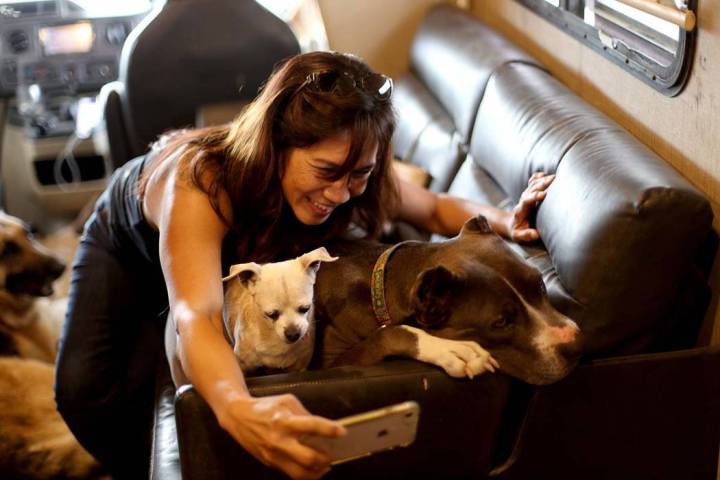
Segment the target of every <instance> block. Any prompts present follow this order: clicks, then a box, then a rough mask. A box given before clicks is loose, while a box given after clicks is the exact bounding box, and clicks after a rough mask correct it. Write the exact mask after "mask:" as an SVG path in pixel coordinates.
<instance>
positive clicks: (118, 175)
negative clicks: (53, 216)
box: [96, 150, 235, 273]
mask: <svg viewBox="0 0 720 480" xmlns="http://www.w3.org/2000/svg"><path fill="white" fill-rule="evenodd" d="M155 154H156V152H155V151H154V150H153V151H150V152H149V153H148V154H146V155H143V156H141V157H137V158H135V159H133V160H130V161H128V162H127V163H126V164H125V165H123V166H122V167H120V168H118V169H117V170H116V171H115V172H114V173H113V175H112V178H111V179H110V182H109V183H108V186H107V188H106V189H105V192H103V194H102V195H101V197H100V198H99V199H98V202H97V207H96V209H97V210H98V212H102V213H101V215H102V216H103V217H104V220H105V221H106V227H107V229H108V231H109V232H110V236H111V239H112V242H113V245H114V247H115V249H116V250H117V252H118V253H120V254H121V255H123V256H125V255H130V256H131V257H132V256H134V255H138V254H139V255H140V256H141V257H142V258H143V259H145V260H146V261H148V262H150V263H152V264H154V265H156V266H157V267H158V268H159V267H160V254H159V242H160V235H159V233H158V232H157V230H155V229H154V228H153V227H151V226H150V224H149V223H148V222H147V220H146V219H145V215H144V214H143V211H142V202H141V200H140V197H139V195H138V181H139V180H140V176H141V175H142V172H143V169H144V168H145V165H146V163H147V162H149V161H151V160H152V157H153V155H155ZM103 210H104V212H103ZM234 245H235V241H234V236H233V235H228V236H227V237H226V238H225V241H224V242H223V248H222V262H223V265H222V269H223V273H225V272H227V271H228V270H229V268H230V264H231V263H233V258H234V257H235V255H234Z"/></svg>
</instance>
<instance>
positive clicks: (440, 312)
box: [411, 266, 460, 328]
mask: <svg viewBox="0 0 720 480" xmlns="http://www.w3.org/2000/svg"><path fill="white" fill-rule="evenodd" d="M459 281H460V280H459V278H458V277H457V276H455V274H453V273H452V272H451V271H450V270H448V269H447V268H445V267H442V266H438V267H433V268H429V269H427V270H424V271H423V272H422V273H420V275H418V276H417V278H416V279H415V284H414V285H413V288H412V293H411V295H412V298H411V302H412V305H413V309H414V315H415V320H416V321H417V322H418V323H419V324H420V325H421V326H423V327H427V328H439V327H441V326H443V325H444V324H445V323H446V322H447V321H448V319H449V318H450V312H451V308H452V301H451V299H452V291H453V289H454V288H456V287H457V286H458V283H459Z"/></svg>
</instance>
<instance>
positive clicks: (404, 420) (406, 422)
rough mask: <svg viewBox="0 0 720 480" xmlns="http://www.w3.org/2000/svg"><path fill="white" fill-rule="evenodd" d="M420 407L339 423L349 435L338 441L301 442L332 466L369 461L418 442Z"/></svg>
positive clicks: (310, 439) (388, 409) (379, 412)
mask: <svg viewBox="0 0 720 480" xmlns="http://www.w3.org/2000/svg"><path fill="white" fill-rule="evenodd" d="M419 418H420V406H419V405H418V404H417V402H413V401H408V402H403V403H398V404H396V405H390V406H388V407H384V408H379V409H377V410H371V411H369V412H364V413H359V414H357V415H351V416H349V417H344V418H341V419H339V420H338V423H340V424H341V425H342V426H343V427H345V428H346V429H347V435H345V436H344V437H338V438H327V437H318V436H314V435H313V436H310V435H308V436H306V437H304V438H303V439H302V440H301V441H302V442H303V443H304V444H306V445H308V446H310V447H313V448H315V449H316V450H321V451H323V452H325V453H327V454H328V455H330V457H331V458H332V459H333V461H332V464H333V465H337V464H339V463H343V462H347V461H350V460H354V459H356V458H362V457H366V456H368V455H371V454H373V453H376V452H381V451H383V450H390V449H392V448H396V447H406V446H408V445H410V444H411V443H412V442H413V441H415V435H416V433H417V424H418V419H419Z"/></svg>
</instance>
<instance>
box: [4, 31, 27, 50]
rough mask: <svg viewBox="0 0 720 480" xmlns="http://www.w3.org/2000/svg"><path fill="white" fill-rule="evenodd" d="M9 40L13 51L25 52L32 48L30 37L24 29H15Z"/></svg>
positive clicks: (9, 35)
mask: <svg viewBox="0 0 720 480" xmlns="http://www.w3.org/2000/svg"><path fill="white" fill-rule="evenodd" d="M7 40H8V47H10V51H12V52H13V53H23V52H24V51H26V50H27V49H28V48H30V37H28V34H27V33H26V32H25V31H24V30H13V31H12V32H10V33H9V34H8V36H7Z"/></svg>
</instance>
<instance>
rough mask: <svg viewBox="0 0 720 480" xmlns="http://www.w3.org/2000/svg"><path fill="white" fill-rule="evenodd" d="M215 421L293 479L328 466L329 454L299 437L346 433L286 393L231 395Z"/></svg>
mask: <svg viewBox="0 0 720 480" xmlns="http://www.w3.org/2000/svg"><path fill="white" fill-rule="evenodd" d="M218 421H219V422H220V425H221V426H222V427H223V428H224V429H225V430H226V431H227V432H228V433H230V435H231V436H232V437H233V438H234V439H235V440H236V441H237V442H239V443H240V444H241V445H242V446H243V447H244V448H245V449H246V450H247V451H248V452H250V454H252V455H253V456H254V457H255V458H257V459H258V460H260V461H261V462H262V463H264V464H265V465H267V466H269V467H273V468H276V469H278V470H281V471H283V472H284V473H285V474H287V475H288V476H290V477H291V478H294V479H316V478H320V477H322V476H323V475H325V474H326V473H327V472H328V471H329V470H330V462H331V459H330V457H328V456H327V455H326V454H324V453H323V452H319V451H317V450H315V449H313V448H311V447H308V446H306V445H304V444H302V443H301V442H300V437H302V436H303V435H319V436H323V437H339V436H342V435H345V434H346V433H347V432H346V431H345V429H344V428H343V427H342V426H341V425H340V424H338V423H337V422H334V421H332V420H328V419H326V418H323V417H318V416H315V415H311V414H310V413H309V412H308V411H307V410H305V407H303V406H302V404H301V403H300V401H299V400H298V399H297V398H296V397H295V396H294V395H289V394H288V395H275V396H270V397H257V398H252V397H245V398H239V399H235V400H233V401H230V402H229V403H228V405H227V408H226V409H225V411H224V412H222V413H219V414H218Z"/></svg>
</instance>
